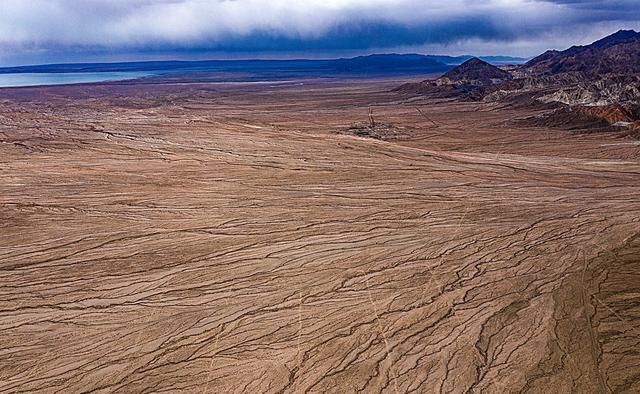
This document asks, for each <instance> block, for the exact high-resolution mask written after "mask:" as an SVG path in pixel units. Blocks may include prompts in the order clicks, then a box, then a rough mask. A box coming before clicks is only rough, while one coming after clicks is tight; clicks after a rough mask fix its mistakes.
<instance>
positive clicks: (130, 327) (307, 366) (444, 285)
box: [0, 78, 640, 394]
mask: <svg viewBox="0 0 640 394" xmlns="http://www.w3.org/2000/svg"><path fill="white" fill-rule="evenodd" d="M420 79H424V78H416V80H420ZM404 82H406V80H398V79H389V78H387V79H377V80H375V79H366V80H365V79H360V80H347V79H325V80H301V81H280V82H265V81H263V82H256V83H204V82H203V83H198V82H193V81H191V82H190V83H180V81H164V82H157V83H153V82H148V81H147V82H145V83H141V82H135V81H134V82H121V83H103V84H88V85H75V86H57V87H30V88H10V89H9V88H8V89H0V392H3V393H5V392H6V393H15V392H42V393H114V392H115V393H151V392H154V393H162V392H165V393H169V392H193V393H306V392H308V393H396V394H397V393H515V392H522V393H569V392H573V393H608V392H613V393H638V392H640V301H639V295H640V144H639V143H638V142H637V141H638V140H637V139H632V138H629V137H621V136H620V135H619V134H617V133H578V132H575V131H567V130H563V129H561V128H545V127H540V126H532V125H527V124H525V123H523V122H519V120H520V119H523V118H527V117H530V116H535V115H536V113H537V112H536V111H544V109H541V108H540V109H531V108H519V107H517V106H513V107H501V106H500V104H497V103H484V102H457V101H453V100H449V99H444V98H443V99H433V98H431V99H429V98H424V97H409V96H408V95H406V94H401V93H398V92H394V89H395V88H396V87H397V86H399V85H400V84H402V83H404ZM369 114H371V115H372V118H373V120H374V121H375V122H376V125H377V126H376V128H375V130H376V133H374V135H363V134H367V133H366V132H365V133H361V132H359V130H363V127H364V126H362V125H366V124H367V123H368V122H370V120H369ZM365 128H366V127H365ZM371 137H375V138H371Z"/></svg>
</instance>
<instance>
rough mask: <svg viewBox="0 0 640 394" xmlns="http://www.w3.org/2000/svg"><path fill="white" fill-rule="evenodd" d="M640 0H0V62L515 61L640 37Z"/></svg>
mask: <svg viewBox="0 0 640 394" xmlns="http://www.w3.org/2000/svg"><path fill="white" fill-rule="evenodd" d="M639 9H640V0H599V1H598V0H295V1H294V0H0V65H2V66H8V65H21V64H42V63H68V62H90V61H121V60H123V61H124V60H152V59H194V60H195V59H219V58H332V57H346V56H355V55H361V54H369V53H391V52H396V53H426V54H448V55H461V54H471V55H512V56H522V57H530V56H535V55H537V54H539V53H541V52H544V51H545V50H547V49H565V48H567V47H569V46H571V45H574V44H587V43H589V42H592V41H595V40H596V39H598V38H601V37H603V36H605V35H608V34H610V33H613V32H615V31H617V30H619V29H635V30H640V11H639Z"/></svg>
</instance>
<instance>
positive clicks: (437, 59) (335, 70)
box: [0, 54, 526, 76]
mask: <svg viewBox="0 0 640 394" xmlns="http://www.w3.org/2000/svg"><path fill="white" fill-rule="evenodd" d="M471 58H472V56H436V55H418V54H379V55H369V56H358V57H354V58H349V59H329V60H204V61H148V62H120V63H74V64H45V65H33V66H19V67H2V68H0V74H15V73H83V72H128V71H132V72H133V71H136V72H139V71H147V72H158V73H175V72H247V73H261V74H262V73H268V74H273V73H280V74H283V75H284V74H287V73H291V74H309V75H312V76H315V75H326V76H332V75H343V74H420V73H423V74H426V73H435V72H444V71H447V70H449V69H451V68H452V66H455V65H459V64H461V63H463V62H465V61H467V60H469V59H471ZM483 59H484V60H486V61H488V62H491V63H495V64H505V63H512V64H518V63H524V62H525V61H526V59H522V58H516V57H508V56H488V57H484V58H483Z"/></svg>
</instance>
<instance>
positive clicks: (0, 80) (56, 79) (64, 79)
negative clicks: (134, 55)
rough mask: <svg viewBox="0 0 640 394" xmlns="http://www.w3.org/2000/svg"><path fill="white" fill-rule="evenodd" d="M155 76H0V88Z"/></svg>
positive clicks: (128, 73)
mask: <svg viewBox="0 0 640 394" xmlns="http://www.w3.org/2000/svg"><path fill="white" fill-rule="evenodd" d="M150 75H155V74H154V73H150V72H143V71H123V72H89V73H33V74H32V73H28V74H27V73H25V74H0V87H16V86H40V85H66V84H73V83H89V82H105V81H124V80H128V79H136V78H141V77H147V76H150Z"/></svg>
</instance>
